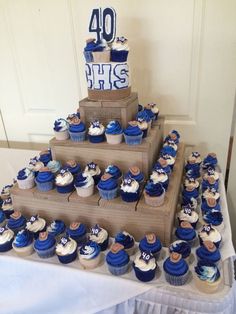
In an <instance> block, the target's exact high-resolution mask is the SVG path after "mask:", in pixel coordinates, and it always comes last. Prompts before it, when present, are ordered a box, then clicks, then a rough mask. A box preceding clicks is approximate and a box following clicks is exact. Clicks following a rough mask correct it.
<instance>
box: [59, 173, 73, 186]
mask: <svg viewBox="0 0 236 314" xmlns="http://www.w3.org/2000/svg"><path fill="white" fill-rule="evenodd" d="M73 180H74V177H73V175H72V173H71V172H70V171H66V172H65V173H64V174H61V173H59V174H58V175H57V176H56V185H59V186H65V185H68V184H70V183H71V182H72V181H73Z"/></svg>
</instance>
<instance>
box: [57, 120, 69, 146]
mask: <svg viewBox="0 0 236 314" xmlns="http://www.w3.org/2000/svg"><path fill="white" fill-rule="evenodd" d="M53 129H54V133H55V137H56V139H57V140H59V141H64V140H67V139H68V138H69V137H70V134H69V124H68V122H67V121H66V120H65V119H61V118H60V119H57V120H56V121H55V122H54V128H53Z"/></svg>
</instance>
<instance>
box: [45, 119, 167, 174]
mask: <svg viewBox="0 0 236 314" xmlns="http://www.w3.org/2000/svg"><path fill="white" fill-rule="evenodd" d="M163 127H164V119H163V118H162V119H159V120H158V123H156V124H155V125H154V126H153V127H152V128H151V130H150V134H149V136H148V137H147V138H145V139H143V141H142V143H141V144H140V145H135V146H131V145H127V144H126V143H125V142H122V143H121V144H118V145H111V144H108V143H107V142H103V143H98V144H94V143H90V142H89V141H83V142H72V141H71V140H65V141H58V140H56V139H55V138H53V139H52V140H51V141H50V143H49V145H50V147H51V150H52V156H53V159H56V160H60V161H61V162H62V163H63V162H66V161H67V160H70V159H75V160H77V161H78V162H79V163H80V164H81V166H82V167H85V166H86V164H87V163H88V162H90V161H94V162H95V163H97V164H98V165H99V167H100V168H101V169H102V170H104V169H105V168H106V167H107V166H108V165H109V164H115V165H116V166H118V167H119V168H120V169H121V171H122V172H127V171H128V168H129V167H131V166H134V165H136V166H138V167H139V168H140V170H141V171H143V172H144V174H145V176H146V177H147V176H148V174H149V172H150V170H151V168H152V166H153V163H154V162H155V161H156V159H157V155H158V152H159V150H160V147H161V145H162V140H163Z"/></svg>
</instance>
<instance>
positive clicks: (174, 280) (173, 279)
mask: <svg viewBox="0 0 236 314" xmlns="http://www.w3.org/2000/svg"><path fill="white" fill-rule="evenodd" d="M189 276H190V272H189V270H188V271H187V273H186V274H184V275H182V276H174V275H170V274H168V273H166V272H165V278H166V281H167V282H168V283H169V284H170V285H172V286H183V285H184V284H185V283H186V282H187V281H188V279H189Z"/></svg>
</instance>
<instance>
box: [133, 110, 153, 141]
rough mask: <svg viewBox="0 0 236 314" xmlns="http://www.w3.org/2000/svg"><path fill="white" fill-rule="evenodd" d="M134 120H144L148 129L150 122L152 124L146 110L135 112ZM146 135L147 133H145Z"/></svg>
mask: <svg viewBox="0 0 236 314" xmlns="http://www.w3.org/2000/svg"><path fill="white" fill-rule="evenodd" d="M136 120H137V121H139V122H140V121H145V122H147V124H148V129H150V128H151V124H152V120H151V118H150V116H149V114H148V113H147V111H146V110H143V109H142V110H140V111H139V112H138V113H137V115H136ZM147 132H148V130H147ZM146 135H147V134H146Z"/></svg>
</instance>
